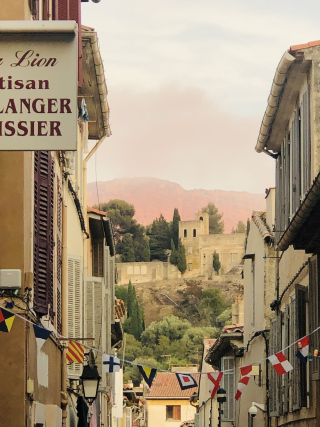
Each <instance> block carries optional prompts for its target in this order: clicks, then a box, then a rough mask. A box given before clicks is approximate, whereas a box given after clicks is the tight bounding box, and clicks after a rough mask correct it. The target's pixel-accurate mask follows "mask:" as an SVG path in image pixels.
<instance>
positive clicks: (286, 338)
mask: <svg viewBox="0 0 320 427" xmlns="http://www.w3.org/2000/svg"><path fill="white" fill-rule="evenodd" d="M290 332H291V328H290V308H289V305H287V306H286V310H285V312H284V316H283V346H284V348H286V347H288V345H289V344H290V343H291V342H293V341H291V340H290ZM291 348H292V347H291ZM288 353H289V350H288V349H287V350H285V351H284V355H285V356H286V358H287V359H289V357H288V356H289V354H288ZM281 380H282V386H283V413H284V414H286V413H288V412H289V372H288V373H286V374H284V375H282V379H281Z"/></svg>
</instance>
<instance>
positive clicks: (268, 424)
mask: <svg viewBox="0 0 320 427" xmlns="http://www.w3.org/2000/svg"><path fill="white" fill-rule="evenodd" d="M261 335H262V337H263V338H264V342H265V345H266V359H267V358H268V357H269V343H268V339H267V337H266V335H265V333H264V331H262V332H261ZM266 394H267V396H266V401H267V426H268V427H270V425H271V418H270V416H269V361H268V360H266Z"/></svg>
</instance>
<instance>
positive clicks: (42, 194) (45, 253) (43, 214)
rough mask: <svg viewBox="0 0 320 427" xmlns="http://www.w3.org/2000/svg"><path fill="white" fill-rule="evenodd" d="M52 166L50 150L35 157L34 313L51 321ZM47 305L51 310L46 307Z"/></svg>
mask: <svg viewBox="0 0 320 427" xmlns="http://www.w3.org/2000/svg"><path fill="white" fill-rule="evenodd" d="M53 185H54V163H53V160H52V157H51V153H50V152H49V151H35V155H34V300H33V307H34V310H35V311H36V312H37V313H39V314H40V315H45V314H48V312H49V315H50V318H51V320H53V317H54V312H53V246H54V243H53V203H54V199H53V197H54V191H53ZM49 305H50V310H48V307H49Z"/></svg>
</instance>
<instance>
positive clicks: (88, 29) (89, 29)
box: [81, 25, 94, 31]
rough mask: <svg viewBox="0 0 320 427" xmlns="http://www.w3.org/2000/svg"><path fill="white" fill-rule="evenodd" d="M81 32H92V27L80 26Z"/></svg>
mask: <svg viewBox="0 0 320 427" xmlns="http://www.w3.org/2000/svg"><path fill="white" fill-rule="evenodd" d="M81 30H82V31H94V28H93V27H87V25H81Z"/></svg>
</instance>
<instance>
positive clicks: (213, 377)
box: [207, 372, 223, 399]
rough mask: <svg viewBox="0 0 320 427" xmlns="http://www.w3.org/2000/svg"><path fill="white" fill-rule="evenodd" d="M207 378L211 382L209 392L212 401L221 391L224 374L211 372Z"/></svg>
mask: <svg viewBox="0 0 320 427" xmlns="http://www.w3.org/2000/svg"><path fill="white" fill-rule="evenodd" d="M207 376H208V378H209V380H210V384H209V391H210V394H211V399H213V398H214V396H215V394H216V393H217V391H218V389H219V384H220V381H221V380H222V377H223V372H209V373H208V374H207Z"/></svg>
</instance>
